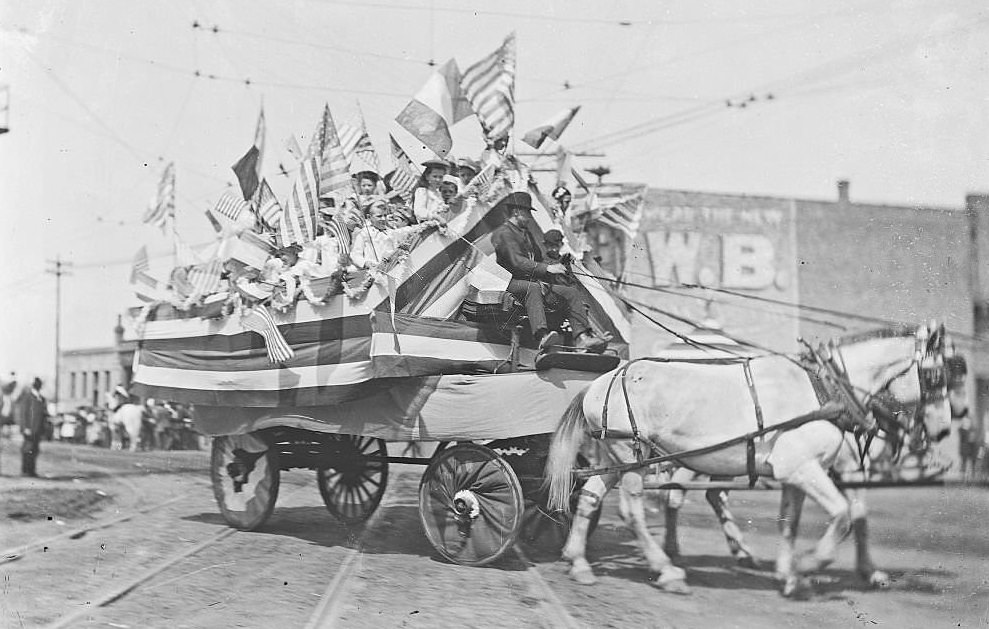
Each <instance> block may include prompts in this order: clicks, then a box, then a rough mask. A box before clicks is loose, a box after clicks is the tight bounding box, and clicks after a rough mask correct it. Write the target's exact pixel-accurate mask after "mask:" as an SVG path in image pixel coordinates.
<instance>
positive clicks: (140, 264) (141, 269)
mask: <svg viewBox="0 0 989 629" xmlns="http://www.w3.org/2000/svg"><path fill="white" fill-rule="evenodd" d="M150 270H151V264H150V263H149V262H148V248H147V246H144V245H142V246H141V248H140V249H138V250H137V253H136V254H135V255H134V262H133V263H132V264H131V271H130V283H131V284H136V283H138V282H140V283H142V284H145V285H147V286H150V287H151V288H155V287H157V286H158V281H157V280H156V279H155V278H153V277H151V276H150V275H148V271H150Z"/></svg>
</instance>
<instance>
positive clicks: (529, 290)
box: [491, 192, 608, 352]
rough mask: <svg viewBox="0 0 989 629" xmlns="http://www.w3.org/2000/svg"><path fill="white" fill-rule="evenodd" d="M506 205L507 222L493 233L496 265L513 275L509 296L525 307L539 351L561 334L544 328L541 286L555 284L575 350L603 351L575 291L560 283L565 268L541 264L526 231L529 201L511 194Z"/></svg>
mask: <svg viewBox="0 0 989 629" xmlns="http://www.w3.org/2000/svg"><path fill="white" fill-rule="evenodd" d="M505 203H506V206H507V211H508V220H507V221H506V222H505V223H504V224H503V225H501V226H500V227H498V228H497V229H495V230H494V232H492V234H491V242H492V244H494V248H495V256H496V258H497V260H498V264H499V265H501V266H502V267H504V268H505V269H507V270H508V271H510V272H511V274H512V280H511V281H510V282H509V283H508V292H510V293H511V294H512V295H514V296H515V297H516V298H517V299H518V300H519V301H521V302H522V303H523V304H525V311H526V314H528V316H529V326H530V327H531V329H532V333H533V335H534V336H535V338H536V340H537V342H538V343H539V349H540V350H544V349H547V348H548V347H551V346H553V345H557V344H559V342H560V334H559V333H558V332H557V331H555V330H550V329H548V327H547V325H546V304H545V302H544V297H543V295H544V290H543V282H551V283H553V284H555V285H554V286H553V295H554V296H555V297H556V298H557V299H558V300H559V302H561V303H559V305H560V306H561V307H562V308H561V309H562V311H563V313H564V314H565V315H566V316H567V317H568V318H569V319H570V323H571V325H572V326H573V330H574V334H575V336H574V342H575V343H576V346H577V347H578V348H580V349H586V350H588V351H592V352H602V351H604V348H605V347H606V346H607V344H608V343H607V341H605V340H604V339H602V338H600V337H598V336H597V335H595V334H594V332H593V330H591V326H590V323H589V322H588V319H587V314H586V313H585V311H584V304H583V302H582V301H581V297H580V293H579V292H578V291H577V289H576V288H575V287H573V286H566V285H562V284H561V283H560V282H559V279H560V278H563V277H564V276H565V275H566V272H567V269H566V267H565V266H564V265H563V264H561V263H559V262H554V263H549V264H548V263H546V262H543V252H542V249H540V247H539V244H538V243H537V242H536V239H535V237H534V236H533V235H532V233H531V232H530V231H529V227H528V226H529V222H530V221H531V220H532V209H533V208H532V197H531V196H529V194H528V193H526V192H513V193H512V194H510V195H509V196H508V197H507V199H506V201H505ZM554 305H556V304H554Z"/></svg>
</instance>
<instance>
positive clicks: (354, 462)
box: [316, 435, 388, 524]
mask: <svg viewBox="0 0 989 629" xmlns="http://www.w3.org/2000/svg"><path fill="white" fill-rule="evenodd" d="M335 436H336V439H335V441H334V442H333V446H332V447H333V457H332V461H331V465H332V467H328V468H320V469H317V470H316V479H317V481H318V483H319V493H320V495H321V496H323V502H324V503H325V504H326V508H327V509H328V510H329V512H330V513H332V514H333V515H334V516H335V517H336V518H337V519H338V520H340V521H341V522H345V523H346V524H359V523H361V522H363V521H364V520H367V519H368V518H369V517H371V514H372V513H374V511H375V509H377V508H378V505H379V504H381V497H382V496H383V495H384V494H385V486H386V485H387V484H388V461H386V460H384V458H385V457H387V456H388V451H387V448H386V445H385V441H384V439H375V438H372V437H355V436H352V435H335ZM369 457H375V458H374V459H370V458H369ZM378 457H380V460H379V459H378Z"/></svg>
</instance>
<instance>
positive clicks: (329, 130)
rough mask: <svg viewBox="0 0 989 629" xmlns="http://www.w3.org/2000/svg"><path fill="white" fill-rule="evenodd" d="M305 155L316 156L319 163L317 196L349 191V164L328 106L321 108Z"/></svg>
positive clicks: (350, 185)
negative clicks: (320, 114)
mask: <svg viewBox="0 0 989 629" xmlns="http://www.w3.org/2000/svg"><path fill="white" fill-rule="evenodd" d="M307 157H313V158H316V160H317V163H318V164H319V170H318V171H317V173H318V177H317V180H316V181H317V184H318V186H319V196H320V197H324V198H325V197H328V196H329V195H330V194H331V193H333V192H336V191H338V190H343V191H346V192H350V190H351V187H352V184H351V181H350V165H349V164H348V163H347V157H346V156H345V155H344V153H343V147H342V146H340V136H339V135H338V134H337V127H336V125H335V124H334V122H333V115H332V114H331V113H330V106H329V105H326V106H324V108H323V116H322V117H321V118H320V120H319V124H318V125H316V132H315V133H314V134H313V138H312V141H310V143H309V151H308V153H307Z"/></svg>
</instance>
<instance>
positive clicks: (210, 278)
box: [189, 258, 223, 295]
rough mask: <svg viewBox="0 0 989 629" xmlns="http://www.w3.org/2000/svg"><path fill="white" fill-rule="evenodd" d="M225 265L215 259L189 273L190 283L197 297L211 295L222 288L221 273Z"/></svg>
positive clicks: (198, 265)
mask: <svg viewBox="0 0 989 629" xmlns="http://www.w3.org/2000/svg"><path fill="white" fill-rule="evenodd" d="M222 270H223V264H222V263H221V262H220V260H219V258H213V259H212V260H210V261H209V262H207V263H205V264H197V265H196V266H194V267H192V269H191V270H190V271H189V282H190V283H191V284H192V288H193V292H194V294H196V295H210V294H212V293H215V292H216V291H217V290H219V288H220V272H221V271H222Z"/></svg>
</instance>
